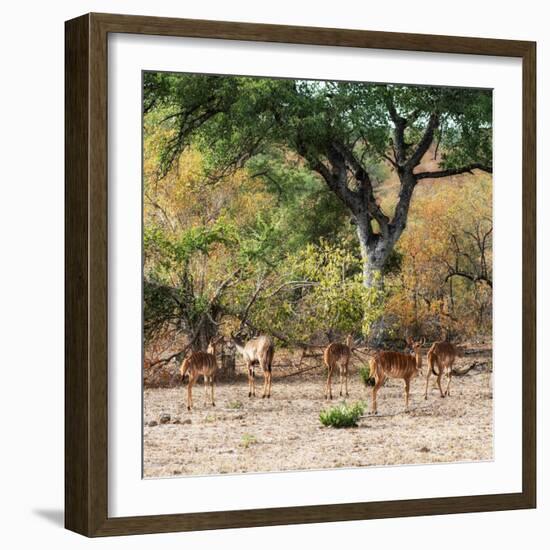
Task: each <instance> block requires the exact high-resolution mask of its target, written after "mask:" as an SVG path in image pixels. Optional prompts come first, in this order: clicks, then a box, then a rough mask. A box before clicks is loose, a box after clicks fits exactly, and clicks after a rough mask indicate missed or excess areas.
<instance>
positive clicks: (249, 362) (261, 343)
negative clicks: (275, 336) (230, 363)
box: [231, 335, 275, 398]
mask: <svg viewBox="0 0 550 550" xmlns="http://www.w3.org/2000/svg"><path fill="white" fill-rule="evenodd" d="M231 340H232V342H233V343H234V344H235V347H236V348H237V351H238V352H239V353H240V354H241V355H242V357H243V359H244V361H245V363H246V368H247V370H248V397H252V396H253V395H256V385H255V380H254V379H255V375H254V367H255V366H256V365H259V366H260V368H261V369H262V372H263V374H264V389H263V394H262V398H264V397H267V398H269V397H271V378H272V373H271V365H272V363H273V355H274V353H275V346H274V345H273V340H272V339H271V338H270V337H269V336H258V337H257V338H253V339H252V340H249V341H248V342H246V343H244V342H243V341H242V340H239V339H238V338H236V337H235V336H234V335H231Z"/></svg>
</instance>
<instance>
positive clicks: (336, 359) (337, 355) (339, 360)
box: [323, 334, 352, 399]
mask: <svg viewBox="0 0 550 550" xmlns="http://www.w3.org/2000/svg"><path fill="white" fill-rule="evenodd" d="M351 345H352V336H351V334H349V335H348V337H347V338H346V343H345V344H340V343H339V342H333V343H332V344H329V345H328V346H327V348H326V349H325V352H324V353H323V360H324V362H325V365H326V366H327V369H328V378H327V384H326V386H325V399H328V398H330V399H332V374H333V372H334V370H335V369H336V368H338V371H339V372H340V395H342V389H343V386H344V381H345V386H346V397H347V396H348V395H349V392H348V365H349V360H350V357H351Z"/></svg>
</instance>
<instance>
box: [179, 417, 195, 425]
mask: <svg viewBox="0 0 550 550" xmlns="http://www.w3.org/2000/svg"><path fill="white" fill-rule="evenodd" d="M181 423H182V424H192V423H193V422H192V421H191V419H190V418H186V419H185V420H182V421H181Z"/></svg>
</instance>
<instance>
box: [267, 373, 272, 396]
mask: <svg viewBox="0 0 550 550" xmlns="http://www.w3.org/2000/svg"><path fill="white" fill-rule="evenodd" d="M268 374H269V385H268V386H267V398H268V399H269V398H270V397H271V381H272V378H273V374H272V372H271V368H270V369H269V370H268Z"/></svg>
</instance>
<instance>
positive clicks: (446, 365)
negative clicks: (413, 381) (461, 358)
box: [424, 342, 458, 399]
mask: <svg viewBox="0 0 550 550" xmlns="http://www.w3.org/2000/svg"><path fill="white" fill-rule="evenodd" d="M457 355H458V352H457V349H456V348H455V346H453V345H452V344H451V343H449V342H434V343H433V345H432V347H431V348H430V350H429V351H428V374H426V391H425V392H424V399H428V381H429V380H430V374H432V373H433V374H435V376H437V385H438V386H439V393H440V394H441V397H445V396H446V395H448V396H449V397H450V395H451V394H450V392H449V387H450V385H451V378H452V376H453V365H454V362H455V359H456V357H457ZM436 365H437V368H438V371H437V372H436V370H435V367H436ZM445 372H446V373H447V388H446V389H445V393H443V390H442V388H441V377H442V376H443V374H444V373H445Z"/></svg>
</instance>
